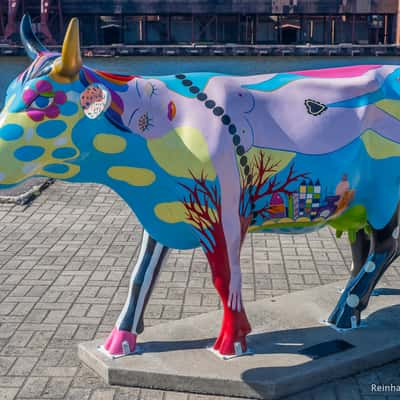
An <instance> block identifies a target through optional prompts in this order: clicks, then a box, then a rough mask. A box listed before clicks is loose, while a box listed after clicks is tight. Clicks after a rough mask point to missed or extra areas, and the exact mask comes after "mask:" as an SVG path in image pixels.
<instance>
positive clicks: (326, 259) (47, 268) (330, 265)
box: [0, 182, 400, 400]
mask: <svg viewBox="0 0 400 400" xmlns="http://www.w3.org/2000/svg"><path fill="white" fill-rule="evenodd" d="M140 237H141V228H140V225H139V224H138V222H137V220H136V219H135V217H134V216H133V215H132V214H131V212H130V210H129V208H128V207H127V206H126V205H125V204H124V203H123V201H122V200H121V199H120V198H119V197H118V196H117V195H116V194H115V193H113V192H112V191H111V190H110V189H108V188H106V187H103V186H100V185H95V184H86V185H79V184H67V183H62V182H56V183H55V184H54V185H52V186H51V187H50V188H49V189H47V190H46V191H45V192H43V194H42V195H41V196H40V197H39V198H37V199H36V200H35V201H34V203H32V205H31V207H29V208H23V207H19V206H13V207H10V205H7V204H3V205H0V318H1V317H4V319H0V400H3V399H6V400H9V399H13V398H15V397H17V394H18V398H21V399H22V398H23V397H21V396H20V395H22V394H23V393H24V391H23V390H24V388H25V387H27V388H28V386H27V385H28V383H29V382H31V380H32V379H33V382H35V380H36V382H44V381H47V382H48V385H49V386H47V384H46V387H47V388H50V389H51V388H54V390H53V393H54V394H55V395H57V396H58V397H54V398H61V397H60V396H63V397H64V398H65V399H73V400H74V399H79V400H81V399H82V400H85V399H90V398H91V397H93V396H100V397H99V398H101V396H106V397H105V398H107V396H110V393H112V396H113V398H114V399H115V400H120V399H121V400H122V399H124V400H125V399H129V400H135V399H139V398H140V399H141V398H142V397H146V396H147V398H155V399H163V400H164V399H165V400H170V399H175V398H176V399H177V400H183V399H186V398H187V399H196V400H207V399H217V398H215V397H212V396H195V395H188V394H185V393H171V392H168V393H163V392H160V391H140V390H139V389H135V388H118V387H117V388H114V387H113V388H110V387H107V386H106V385H104V383H103V382H102V380H101V379H100V378H99V377H97V376H96V375H94V374H93V373H92V372H90V371H87V370H85V368H84V367H81V366H80V364H79V361H78V359H77V357H76V345H77V343H79V342H81V341H86V340H91V339H93V338H94V337H104V336H106V335H107V334H108V332H109V331H110V330H111V329H112V327H113V324H114V322H115V320H116V318H117V316H118V314H119V312H120V310H121V308H122V306H123V303H124V302H125V296H126V293H127V289H128V283H129V277H130V272H131V270H132V267H133V265H134V260H135V258H136V257H137V255H138V246H139V244H140ZM350 263H351V254H350V249H349V246H348V244H347V240H346V238H343V239H336V238H335V235H334V232H332V231H331V230H329V229H324V230H322V231H318V232H315V233H312V234H308V235H282V236H279V235H274V234H262V233H261V234H254V235H248V236H247V238H246V240H245V242H244V244H243V249H242V270H243V274H244V275H243V276H244V278H243V298H244V299H245V300H246V301H248V300H259V299H262V298H266V297H271V296H277V295H280V294H285V293H287V292H288V291H295V290H302V289H304V288H306V287H312V286H316V285H320V284H321V283H329V282H333V281H337V280H342V279H346V278H347V276H348V271H349V267H350ZM160 275H161V276H160V279H159V281H158V284H157V286H156V288H155V289H154V292H153V294H152V297H151V299H150V303H149V306H148V309H147V311H146V315H145V324H146V325H147V326H150V325H155V324H158V323H161V322H163V321H166V320H170V319H174V318H182V317H185V316H189V315H197V314H199V313H202V312H207V311H211V310H215V309H217V308H220V307H221V304H220V301H219V299H218V297H217V295H216V294H215V290H214V287H213V284H212V281H211V277H210V271H209V268H208V265H207V260H206V258H205V257H204V255H203V254H202V252H201V250H199V249H197V250H194V251H191V250H188V251H172V252H171V255H170V257H169V260H168V262H167V263H166V265H165V266H164V270H163V271H162V272H161V274H160ZM384 279H390V280H391V281H392V282H397V283H398V286H399V287H400V264H399V263H398V262H396V263H395V266H394V267H393V268H391V269H389V270H388V271H387V273H386V274H385V276H384V277H383V280H384ZM11 318H14V320H11ZM36 362H37V363H36ZM399 370H400V364H399V363H397V364H396V363H392V364H390V365H388V366H384V367H381V368H378V369H376V370H375V374H376V375H373V374H372V375H371V374H370V375H368V374H367V375H365V376H364V377H361V378H360V379H361V380H360V379H359V378H358V377H353V378H349V379H348V380H346V381H345V382H342V381H338V382H337V383H336V386H335V387H336V395H337V397H338V399H339V400H342V399H343V400H353V398H354V399H355V400H358V397H357V394H360V396H361V398H363V399H364V397H365V396H370V395H371V393H370V392H369V391H368V390H367V389H366V387H368V385H370V384H371V383H373V382H374V380H375V379H378V380H379V382H382V383H388V384H390V383H391V382H393V381H395V382H398V378H399V376H400V374H399V375H396V371H399ZM11 374H13V375H11ZM15 374H18V376H16V375H15ZM19 374H21V375H19ZM58 379H60V381H58ZM50 382H52V383H50ZM57 382H58V385H57ZM68 382H70V383H68ZM341 382H342V383H341ZM25 385H26V386H25ZM51 385H53V386H51ZM37 386H38V388H39V386H40V385H39V384H38V385H37ZM56 387H57V389H58V388H59V391H56ZM27 390H28V389H25V393H28V392H27ZM320 390H322V393H324V392H323V390H324V389H323V388H322V389H320ZM19 391H20V392H19ZM387 395H388V396H389V394H387ZM32 396H37V398H39V399H42V400H43V398H46V397H43V396H42V395H41V394H40V395H36V394H35V393H32ZM49 396H50V394H49ZM299 396H302V397H299ZM304 396H305V397H304ZM307 396H308V397H307ZM311 396H312V394H311V393H308V394H307V393H305V394H301V395H298V397H295V399H296V400H300V399H301V398H304V399H306V398H309V399H311V398H312V397H311ZM388 396H387V397H388ZM370 397H371V396H370ZM49 398H50V397H49ZM373 398H374V400H377V397H376V396H373ZM218 399H219V400H222V398H218Z"/></svg>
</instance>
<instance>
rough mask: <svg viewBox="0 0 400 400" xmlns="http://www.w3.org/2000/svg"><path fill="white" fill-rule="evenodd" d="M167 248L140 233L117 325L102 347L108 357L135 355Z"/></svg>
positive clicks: (144, 233)
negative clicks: (140, 240) (133, 266)
mask: <svg viewBox="0 0 400 400" xmlns="http://www.w3.org/2000/svg"><path fill="white" fill-rule="evenodd" d="M168 250H169V249H168V247H165V246H163V245H162V244H160V243H158V242H157V241H156V240H154V239H153V238H152V237H150V236H149V234H148V233H147V232H146V231H143V236H142V244H141V248H140V253H139V257H138V259H137V261H136V265H135V268H134V269H133V272H132V276H131V280H130V284H129V293H128V297H127V299H126V302H125V305H124V308H123V310H122V312H121V314H120V316H119V318H118V320H117V323H116V325H115V327H114V329H113V330H112V332H111V333H110V335H109V337H108V339H107V340H106V342H105V344H104V348H105V349H106V350H107V351H108V352H109V353H110V354H112V355H118V354H126V353H130V352H133V351H135V348H136V338H137V335H138V334H139V333H142V332H143V328H144V326H143V314H144V310H145V307H146V304H147V302H148V300H149V297H150V294H151V292H152V289H153V288H154V285H155V282H156V279H157V276H158V273H159V272H160V269H161V266H162V264H163V262H164V260H165V259H166V256H167V254H168Z"/></svg>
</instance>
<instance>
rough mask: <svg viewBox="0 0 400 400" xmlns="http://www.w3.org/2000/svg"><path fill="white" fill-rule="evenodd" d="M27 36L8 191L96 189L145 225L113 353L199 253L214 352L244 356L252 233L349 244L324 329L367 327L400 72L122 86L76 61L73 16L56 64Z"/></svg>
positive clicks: (395, 197)
mask: <svg viewBox="0 0 400 400" xmlns="http://www.w3.org/2000/svg"><path fill="white" fill-rule="evenodd" d="M21 39H22V42H23V44H24V46H25V49H26V51H27V53H28V55H29V57H30V58H31V59H32V60H33V62H32V64H31V65H30V66H29V67H28V68H27V69H26V70H25V71H24V72H23V73H21V74H20V75H19V76H18V77H17V78H16V79H15V80H14V81H13V82H12V83H11V84H10V86H9V88H8V91H7V97H6V101H5V106H4V109H3V110H2V113H1V116H0V149H1V160H0V184H1V187H2V188H6V187H10V186H13V185H16V184H18V183H20V182H21V181H23V180H24V179H27V178H29V177H32V176H45V177H51V178H55V179H61V180H64V181H68V182H95V183H99V184H103V185H106V186H108V187H110V188H111V189H113V190H114V191H115V192H116V193H118V195H120V196H121V197H122V198H123V199H124V200H125V201H126V202H127V204H128V205H129V206H130V208H131V209H132V210H133V212H134V213H135V215H136V216H137V218H138V219H139V221H140V223H141V224H142V225H143V227H144V233H143V239H142V246H141V251H140V254H139V257H138V260H137V263H136V265H135V267H134V269H133V274H132V279H131V281H130V286H129V294H128V298H127V300H126V303H125V306H124V308H123V310H122V312H121V315H120V317H119V318H118V321H117V323H116V325H115V328H114V329H113V331H112V332H111V334H110V336H109V337H108V339H107V340H106V342H105V344H104V348H105V349H106V351H107V352H108V353H109V354H110V355H118V354H127V353H132V352H134V351H135V347H136V339H137V335H138V334H139V333H141V332H142V331H143V313H144V310H145V306H146V303H147V302H148V299H149V296H150V294H151V291H152V289H153V287H154V284H155V282H156V278H157V275H158V274H159V272H160V269H161V268H162V265H163V263H164V262H165V260H166V258H167V255H168V251H169V249H170V248H175V249H193V248H196V247H199V246H201V247H202V249H203V250H204V253H205V254H206V256H207V259H208V261H209V264H210V267H211V273H212V279H213V283H214V285H215V288H216V290H217V291H218V293H219V295H220V297H221V301H222V305H223V310H224V315H223V321H222V326H221V331H220V334H219V336H218V337H217V339H216V342H215V344H214V349H215V351H217V352H219V353H220V354H221V355H235V354H239V353H243V352H246V350H247V345H246V336H247V335H248V334H249V332H250V330H251V328H250V324H249V322H248V319H247V317H246V313H245V310H244V307H243V302H242V295H241V272H240V261H239V258H240V248H241V245H242V243H243V240H244V238H245V235H246V233H247V232H275V233H290V234H294V233H307V232H312V231H315V230H317V229H320V228H322V227H325V226H327V225H330V226H332V227H333V228H335V229H336V230H337V232H338V234H341V233H342V232H347V233H348V235H349V239H350V242H351V248H352V253H353V268H352V274H351V277H350V279H349V282H348V284H347V285H346V287H345V289H344V291H343V293H342V294H341V297H340V300H339V302H338V304H337V306H336V307H335V309H334V310H333V312H332V314H331V315H330V316H329V318H328V322H329V323H330V324H332V325H334V326H335V327H337V328H341V329H348V328H349V329H351V328H356V327H357V326H359V324H360V313H361V311H362V310H363V309H365V308H366V307H367V304H368V301H369V298H370V296H371V292H372V290H373V288H374V287H375V285H376V284H377V282H378V280H379V278H380V277H381V276H382V274H383V273H384V271H385V270H386V269H387V268H388V266H389V265H390V264H391V263H392V262H393V261H394V260H395V258H396V257H397V256H398V255H399V209H398V202H399V195H400V172H399V167H400V158H399V157H400V123H399V119H400V81H399V80H400V68H399V67H397V66H394V65H362V66H351V67H343V68H332V69H321V70H308V71H298V72H291V73H279V74H268V75H255V76H230V75H227V74H217V73H190V74H177V75H174V76H158V77H142V76H135V75H131V76H124V75H115V74H112V73H108V72H103V71H98V70H94V69H91V68H88V67H85V66H84V65H83V64H82V60H81V55H80V46H79V27H78V21H77V19H75V18H74V19H72V20H71V22H70V24H69V27H68V30H67V33H66V35H65V39H64V43H63V47H62V53H61V54H59V53H54V52H50V51H48V50H46V48H45V47H44V46H43V45H42V44H41V43H40V42H39V41H38V39H37V38H36V37H35V35H34V33H33V32H32V27H31V22H30V19H29V17H28V16H25V17H24V18H23V20H22V22H21Z"/></svg>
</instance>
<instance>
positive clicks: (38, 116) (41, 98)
mask: <svg viewBox="0 0 400 400" xmlns="http://www.w3.org/2000/svg"><path fill="white" fill-rule="evenodd" d="M22 99H23V101H24V103H25V105H26V109H27V114H28V115H29V117H30V118H31V119H32V120H33V121H35V122H39V121H43V119H44V117H47V118H57V117H58V116H59V114H60V107H59V106H61V105H63V104H64V103H65V102H66V101H67V95H66V94H65V93H64V92H63V91H61V90H58V91H56V92H54V91H53V86H52V85H51V83H50V82H49V81H46V80H40V81H38V82H36V84H35V89H31V88H29V89H27V90H25V91H24V94H23V95H22Z"/></svg>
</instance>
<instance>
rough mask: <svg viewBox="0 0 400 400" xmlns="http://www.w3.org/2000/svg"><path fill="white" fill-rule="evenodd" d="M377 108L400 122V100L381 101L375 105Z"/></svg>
mask: <svg viewBox="0 0 400 400" xmlns="http://www.w3.org/2000/svg"><path fill="white" fill-rule="evenodd" d="M375 105H376V107H378V108H380V109H381V110H382V111H385V112H386V113H388V114H390V115H391V116H392V117H394V118H396V119H399V120H400V100H388V99H385V100H380V101H377V102H376V103H375Z"/></svg>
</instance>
